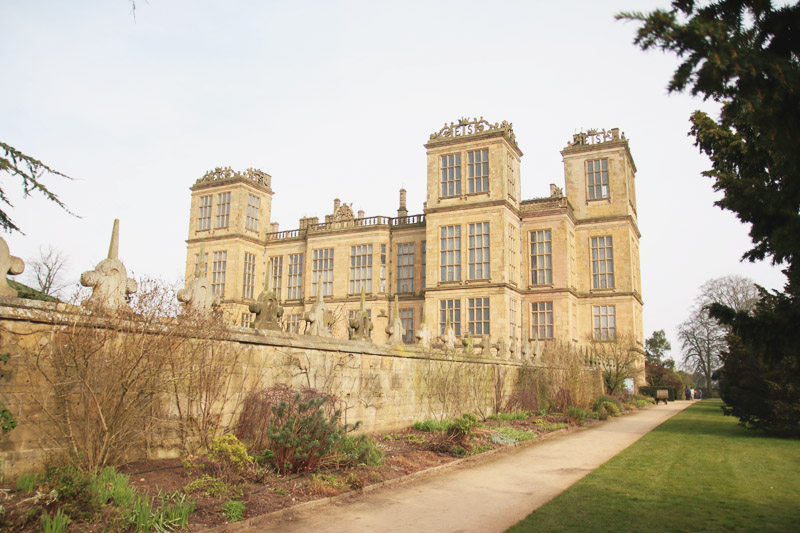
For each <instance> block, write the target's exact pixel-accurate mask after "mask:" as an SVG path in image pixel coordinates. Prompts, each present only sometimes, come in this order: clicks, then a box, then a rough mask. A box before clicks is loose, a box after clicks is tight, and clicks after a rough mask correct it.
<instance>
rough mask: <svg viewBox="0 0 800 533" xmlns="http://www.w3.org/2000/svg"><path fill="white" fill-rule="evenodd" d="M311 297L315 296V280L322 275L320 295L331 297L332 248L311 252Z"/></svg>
mask: <svg viewBox="0 0 800 533" xmlns="http://www.w3.org/2000/svg"><path fill="white" fill-rule="evenodd" d="M312 254H313V255H312V261H311V274H312V275H311V296H312V297H315V298H316V296H317V279H318V278H319V275H320V274H322V295H323V296H333V248H317V249H315V250H312Z"/></svg>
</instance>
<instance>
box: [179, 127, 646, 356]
mask: <svg viewBox="0 0 800 533" xmlns="http://www.w3.org/2000/svg"><path fill="white" fill-rule="evenodd" d="M425 148H426V149H427V201H426V203H425V208H424V212H423V213H421V214H411V215H409V213H408V211H407V210H406V201H405V191H404V190H400V199H399V209H398V211H397V216H369V217H367V216H365V214H364V212H363V211H359V212H357V213H354V212H353V210H352V208H351V207H350V206H349V205H347V204H346V203H342V202H341V201H340V200H339V199H336V200H334V202H333V212H332V213H330V214H328V215H325V217H324V219H323V220H322V221H320V220H319V219H318V218H317V217H307V218H301V219H300V221H299V224H298V228H297V229H292V230H290V231H278V224H277V223H272V222H270V215H271V202H272V194H273V192H272V190H271V177H270V176H269V175H268V174H266V173H264V172H261V171H259V170H254V169H248V170H247V171H244V172H237V171H233V170H231V169H229V168H226V169H219V168H218V169H216V170H214V171H211V172H208V173H206V175H205V176H203V177H202V178H200V179H198V180H197V181H196V182H195V184H194V185H193V186H192V187H191V191H192V202H191V213H190V223H189V238H188V240H187V260H186V276H187V279H188V278H190V277H192V276H193V275H194V274H195V271H196V269H197V271H199V272H201V273H202V272H203V270H204V271H205V275H206V276H207V277H208V280H209V281H210V282H211V285H212V287H213V291H214V292H215V293H216V294H217V295H218V296H219V297H220V298H221V301H222V306H223V309H225V311H226V312H227V313H230V314H231V315H232V316H233V317H234V320H235V321H236V323H237V324H240V325H243V326H248V325H249V324H250V321H251V320H252V315H251V314H250V312H249V309H248V304H249V303H251V302H253V301H254V299H255V298H257V297H258V295H259V293H260V292H261V291H262V290H263V287H264V282H265V270H266V269H267V265H271V268H272V272H271V285H272V288H273V290H274V292H275V293H276V296H277V297H278V299H279V301H280V303H281V305H282V306H283V309H284V315H283V319H282V320H283V322H284V325H285V328H286V329H287V330H288V331H294V332H302V331H303V330H304V328H305V322H304V319H303V314H304V312H305V311H307V310H308V309H309V308H310V306H311V304H312V303H313V302H315V301H316V299H317V293H318V291H321V292H322V295H323V296H324V298H325V301H326V302H327V304H328V309H329V310H331V311H333V314H334V318H335V322H334V324H333V326H332V330H333V334H334V336H338V337H345V336H346V335H347V328H348V320H347V318H348V317H350V316H352V315H353V313H354V312H355V311H356V310H357V309H358V308H359V305H360V295H361V292H362V289H363V291H364V293H365V299H366V309H367V310H368V311H369V313H370V315H371V317H372V320H373V323H374V325H375V328H374V331H373V334H372V339H373V340H374V341H375V342H378V343H380V342H384V341H385V340H386V337H387V334H386V332H385V327H386V326H387V324H388V323H389V320H390V317H391V315H392V312H393V311H392V309H393V302H394V300H395V297H397V300H398V309H399V314H400V317H401V319H402V324H403V328H404V330H405V334H404V337H403V339H404V341H406V342H409V343H411V342H414V340H415V338H414V335H415V332H416V331H417V330H418V329H419V327H420V324H421V323H422V322H423V321H424V322H425V323H426V324H427V326H428V327H429V328H430V329H431V330H433V331H435V332H437V333H440V334H441V333H443V332H444V329H445V325H446V324H447V323H449V324H451V325H452V327H453V329H454V331H455V334H456V335H457V336H464V335H467V334H472V335H474V336H476V337H478V336H487V335H488V336H489V337H490V338H491V339H492V341H496V340H498V339H505V340H506V342H511V341H512V340H513V339H517V340H520V339H524V338H528V339H530V340H531V341H543V342H546V340H547V339H558V340H560V341H562V342H566V343H570V344H573V345H575V346H583V345H586V344H587V343H588V342H590V341H591V340H592V339H600V340H605V339H611V338H615V337H620V336H625V337H626V338H629V339H632V340H633V341H634V342H635V343H636V345H638V346H639V347H641V346H642V342H643V331H642V296H641V277H640V271H639V237H640V233H639V229H638V227H637V212H636V194H635V178H634V177H635V172H636V166H635V164H634V162H633V158H632V156H631V152H630V149H629V147H628V141H627V139H626V138H625V135H624V134H621V133H620V131H619V130H618V129H611V130H610V131H606V130H602V131H594V130H590V131H588V132H586V133H580V134H577V135H574V136H573V139H572V141H571V142H569V143H568V144H567V146H566V147H565V148H564V149H563V150H562V151H561V155H562V157H563V161H564V178H565V183H564V188H563V189H562V188H560V187H557V186H556V185H551V186H550V196H548V197H545V198H534V199H530V200H523V199H522V198H521V197H520V190H521V188H520V180H521V179H522V176H521V172H520V159H521V157H522V152H521V151H520V149H519V147H518V146H517V142H516V138H515V135H514V132H513V130H512V127H511V124H510V123H507V122H502V123H499V124H498V123H495V124H491V123H489V122H487V121H485V120H483V119H482V118H481V119H474V120H468V119H462V120H459V121H458V122H455V123H450V124H449V125H446V126H444V127H443V128H442V129H441V130H439V131H437V132H436V133H433V134H431V135H430V138H429V140H428V142H427V144H425ZM201 255H202V258H201ZM201 260H202V261H203V264H202V265H200V261H201Z"/></svg>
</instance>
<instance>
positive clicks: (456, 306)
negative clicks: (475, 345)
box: [439, 298, 461, 337]
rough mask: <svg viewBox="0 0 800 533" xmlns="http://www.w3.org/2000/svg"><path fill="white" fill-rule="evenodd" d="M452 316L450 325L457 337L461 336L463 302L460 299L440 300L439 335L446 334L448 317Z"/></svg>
mask: <svg viewBox="0 0 800 533" xmlns="http://www.w3.org/2000/svg"><path fill="white" fill-rule="evenodd" d="M448 315H449V316H450V325H451V326H453V331H454V332H455V334H456V336H457V337H458V336H461V300H460V299H458V298H444V299H442V300H439V335H443V334H444V328H445V325H446V324H447V317H448Z"/></svg>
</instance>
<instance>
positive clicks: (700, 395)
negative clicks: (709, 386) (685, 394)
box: [697, 389, 703, 400]
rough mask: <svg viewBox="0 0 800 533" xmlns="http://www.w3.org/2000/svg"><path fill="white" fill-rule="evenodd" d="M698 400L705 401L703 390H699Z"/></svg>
mask: <svg viewBox="0 0 800 533" xmlns="http://www.w3.org/2000/svg"><path fill="white" fill-rule="evenodd" d="M697 399H698V400H702V399H703V389H697Z"/></svg>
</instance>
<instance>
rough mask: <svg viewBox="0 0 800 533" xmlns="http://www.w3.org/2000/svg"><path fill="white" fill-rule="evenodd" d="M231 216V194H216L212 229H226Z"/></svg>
mask: <svg viewBox="0 0 800 533" xmlns="http://www.w3.org/2000/svg"><path fill="white" fill-rule="evenodd" d="M230 215H231V193H230V191H228V192H221V193H219V194H217V220H216V224H215V225H214V228H227V227H228V225H229V223H230Z"/></svg>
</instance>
